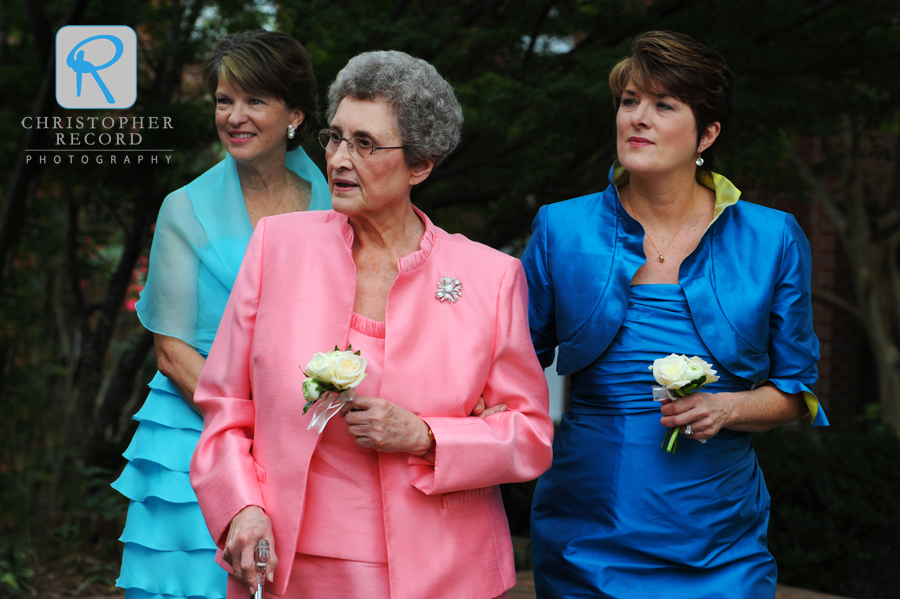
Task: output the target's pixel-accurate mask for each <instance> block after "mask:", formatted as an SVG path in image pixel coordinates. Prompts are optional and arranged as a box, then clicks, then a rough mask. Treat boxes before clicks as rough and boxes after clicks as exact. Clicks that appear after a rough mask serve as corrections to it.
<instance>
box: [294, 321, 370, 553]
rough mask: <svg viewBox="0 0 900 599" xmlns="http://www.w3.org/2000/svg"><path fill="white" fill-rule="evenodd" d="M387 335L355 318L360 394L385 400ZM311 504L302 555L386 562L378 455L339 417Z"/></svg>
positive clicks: (312, 484) (322, 447)
mask: <svg viewBox="0 0 900 599" xmlns="http://www.w3.org/2000/svg"><path fill="white" fill-rule="evenodd" d="M384 332H385V323H383V322H377V321H375V320H371V319H369V318H366V317H365V316H361V315H359V314H357V313H355V312H354V313H353V314H352V315H351V317H350V336H349V341H350V345H352V346H353V350H354V351H356V350H360V352H361V353H362V356H363V357H364V358H365V359H366V360H367V361H368V366H367V367H366V374H368V375H369V376H368V377H366V379H365V380H364V381H363V382H362V383H360V385H359V387H357V389H356V392H357V394H359V395H366V396H368V397H381V373H382V369H383V365H384ZM306 502H307V503H306V517H305V518H304V519H303V524H302V526H301V528H300V536H299V538H298V540H297V553H304V554H306V555H319V556H323V557H331V558H337V559H347V560H355V561H362V562H375V563H387V545H386V544H385V533H384V510H383V507H382V496H381V473H380V469H379V466H378V452H377V451H375V450H374V449H367V448H365V447H360V446H358V445H357V444H356V441H355V437H354V436H353V435H351V434H350V432H349V431H348V430H347V423H346V422H344V420H343V419H341V418H339V417H335V418H332V419H331V420H330V421H329V422H328V426H326V427H325V430H324V431H322V439H321V440H320V441H319V444H318V445H317V446H316V450H315V452H314V453H313V455H312V459H311V460H310V463H309V478H308V479H307V483H306ZM342 541H343V542H342Z"/></svg>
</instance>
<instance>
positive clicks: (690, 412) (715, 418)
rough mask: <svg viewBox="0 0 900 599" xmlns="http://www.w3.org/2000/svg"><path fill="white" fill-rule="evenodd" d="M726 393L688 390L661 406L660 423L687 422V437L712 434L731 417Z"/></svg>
mask: <svg viewBox="0 0 900 599" xmlns="http://www.w3.org/2000/svg"><path fill="white" fill-rule="evenodd" d="M728 395H729V394H728V393H699V392H698V393H691V394H690V395H688V396H686V397H682V398H679V399H677V400H676V401H670V402H666V403H664V404H663V406H662V413H663V417H662V419H661V420H660V423H661V424H662V425H663V426H665V427H669V428H673V427H679V428H681V432H682V433H685V427H686V426H687V425H691V434H690V437H689V438H691V439H697V440H704V439H710V438H712V437H715V436H716V435H717V434H719V431H720V430H722V429H723V428H727V427H728V426H729V424H730V423H731V421H732V411H733V410H732V409H733V406H734V402H731V401H728Z"/></svg>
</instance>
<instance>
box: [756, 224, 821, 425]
mask: <svg viewBox="0 0 900 599" xmlns="http://www.w3.org/2000/svg"><path fill="white" fill-rule="evenodd" d="M811 279H812V257H811V252H810V247H809V242H808V241H807V239H806V236H805V235H804V234H803V231H802V230H801V229H800V225H798V224H797V221H796V219H794V217H793V216H791V215H787V217H786V218H785V226H784V230H783V233H782V258H781V266H780V268H779V271H778V275H777V279H776V284H775V291H774V297H773V300H772V308H771V311H770V315H769V348H768V351H769V360H770V367H769V377H768V382H770V383H772V384H774V385H775V386H776V387H777V388H778V389H780V390H781V391H784V392H785V393H802V394H803V397H804V399H805V400H806V405H807V407H808V408H809V416H810V420H811V422H812V423H813V425H814V426H828V419H827V418H826V417H825V412H824V411H823V410H822V408H821V406H820V405H819V399H818V397H816V395H815V393H813V390H812V387H813V383H815V381H816V380H817V379H818V368H817V367H816V363H817V362H818V361H819V340H818V338H817V337H816V334H815V333H814V332H813V316H812V292H811V284H812V283H811Z"/></svg>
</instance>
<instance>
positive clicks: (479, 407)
mask: <svg viewBox="0 0 900 599" xmlns="http://www.w3.org/2000/svg"><path fill="white" fill-rule="evenodd" d="M486 405H487V404H486V403H485V401H484V395H482V396H481V397H479V398H478V403H476V404H475V407H474V408H472V413H471V414H469V416H477V417H478V418H487V417H488V416H490V415H491V414H496V413H498V412H505V411H506V410H507V409H508V407H507V405H506V404H505V403H498V404H497V405H495V406H491V407H489V408H486Z"/></svg>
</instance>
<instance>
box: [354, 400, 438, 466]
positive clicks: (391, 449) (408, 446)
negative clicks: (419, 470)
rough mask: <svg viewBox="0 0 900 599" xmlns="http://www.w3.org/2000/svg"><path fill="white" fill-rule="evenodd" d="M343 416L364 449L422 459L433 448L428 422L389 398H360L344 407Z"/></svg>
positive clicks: (357, 441) (358, 443)
mask: <svg viewBox="0 0 900 599" xmlns="http://www.w3.org/2000/svg"><path fill="white" fill-rule="evenodd" d="M341 416H342V417H344V419H345V420H346V421H347V426H348V428H349V430H350V434H352V435H353V436H355V437H356V444H357V445H359V446H361V447H368V448H370V449H377V450H378V451H384V452H388V453H395V452H399V451H406V452H408V453H411V454H413V455H419V456H421V455H424V454H426V453H427V452H428V450H429V449H430V448H431V439H430V438H429V436H428V425H427V424H425V421H424V420H422V419H421V418H419V417H418V416H416V415H415V414H413V413H412V412H410V411H409V410H407V409H406V408H403V407H400V406H398V405H397V404H395V403H391V402H389V401H388V400H386V399H381V398H379V397H366V396H364V395H357V396H356V397H355V398H354V399H353V401H351V402H348V403H347V404H346V405H345V406H344V408H343V409H342V410H341Z"/></svg>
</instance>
